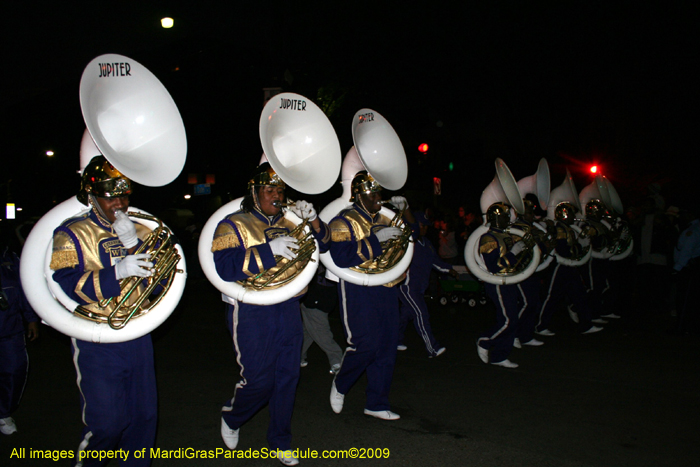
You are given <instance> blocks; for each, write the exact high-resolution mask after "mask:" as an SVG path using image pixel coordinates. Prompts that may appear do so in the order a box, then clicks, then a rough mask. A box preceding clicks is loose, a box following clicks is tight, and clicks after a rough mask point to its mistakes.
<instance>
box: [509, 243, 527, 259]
mask: <svg viewBox="0 0 700 467" xmlns="http://www.w3.org/2000/svg"><path fill="white" fill-rule="evenodd" d="M524 249H525V242H523V241H520V242H516V243H515V245H513V248H511V249H510V252H511V253H513V254H514V255H515V256H518V255H519V254H520V253H522V251H523V250H524Z"/></svg>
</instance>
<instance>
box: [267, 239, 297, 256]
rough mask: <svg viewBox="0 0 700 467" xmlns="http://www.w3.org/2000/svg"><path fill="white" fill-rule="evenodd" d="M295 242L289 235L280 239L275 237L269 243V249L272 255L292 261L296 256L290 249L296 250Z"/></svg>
mask: <svg viewBox="0 0 700 467" xmlns="http://www.w3.org/2000/svg"><path fill="white" fill-rule="evenodd" d="M296 246H297V241H296V240H295V239H294V238H293V237H290V236H289V235H284V236H282V237H277V238H275V239H274V240H272V241H270V249H271V250H272V254H273V255H275V256H282V257H284V258H287V259H294V258H295V257H296V256H297V254H296V253H294V252H293V251H292V250H291V249H292V248H296Z"/></svg>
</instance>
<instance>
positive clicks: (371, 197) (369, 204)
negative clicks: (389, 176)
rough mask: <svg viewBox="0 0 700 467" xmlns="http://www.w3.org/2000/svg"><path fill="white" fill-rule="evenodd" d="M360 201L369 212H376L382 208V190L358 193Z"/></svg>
mask: <svg viewBox="0 0 700 467" xmlns="http://www.w3.org/2000/svg"><path fill="white" fill-rule="evenodd" d="M359 195H360V201H362V205H363V206H364V207H365V209H367V211H368V212H369V213H370V214H376V213H378V212H379V210H380V209H381V208H382V203H381V200H382V192H381V191H375V192H372V193H369V194H365V193H360V194H359Z"/></svg>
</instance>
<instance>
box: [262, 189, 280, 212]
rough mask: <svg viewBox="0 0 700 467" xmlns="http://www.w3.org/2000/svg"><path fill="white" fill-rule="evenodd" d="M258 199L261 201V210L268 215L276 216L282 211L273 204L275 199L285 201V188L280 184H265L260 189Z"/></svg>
mask: <svg viewBox="0 0 700 467" xmlns="http://www.w3.org/2000/svg"><path fill="white" fill-rule="evenodd" d="M258 201H260V210H262V212H263V213H264V214H265V215H266V216H276V215H277V214H279V212H280V208H278V207H276V206H273V205H272V203H273V202H275V201H280V202H282V201H284V188H281V187H278V186H271V185H265V186H263V187H260V190H258Z"/></svg>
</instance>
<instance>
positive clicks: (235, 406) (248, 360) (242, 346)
mask: <svg viewBox="0 0 700 467" xmlns="http://www.w3.org/2000/svg"><path fill="white" fill-rule="evenodd" d="M226 308H227V313H226V320H227V326H228V330H229V332H230V333H231V337H232V338H233V347H234V350H235V351H236V360H237V362H238V364H239V365H240V367H241V380H240V381H239V382H238V384H236V390H235V392H234V395H233V398H232V399H231V400H229V401H227V402H226V403H225V404H224V407H223V408H222V409H221V411H222V413H221V415H222V417H223V419H224V421H225V422H226V424H227V425H228V426H229V428H231V429H233V430H236V429H238V428H240V427H241V426H242V425H243V424H245V423H246V422H247V421H248V420H250V419H251V418H252V417H253V416H254V415H255V414H256V413H257V412H258V411H260V410H261V409H262V408H263V407H265V406H266V405H269V410H270V424H269V426H268V430H267V441H268V443H269V444H270V448H271V449H280V450H283V451H286V450H288V449H290V446H291V441H292V413H293V411H294V398H295V396H296V390H297V383H298V382H299V368H300V367H299V365H300V363H301V344H302V341H303V339H304V328H303V325H302V322H301V312H300V309H299V300H297V299H292V300H287V301H286V302H282V303H278V304H276V305H269V306H258V305H248V304H246V303H240V302H239V303H238V304H236V305H227V307H226Z"/></svg>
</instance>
